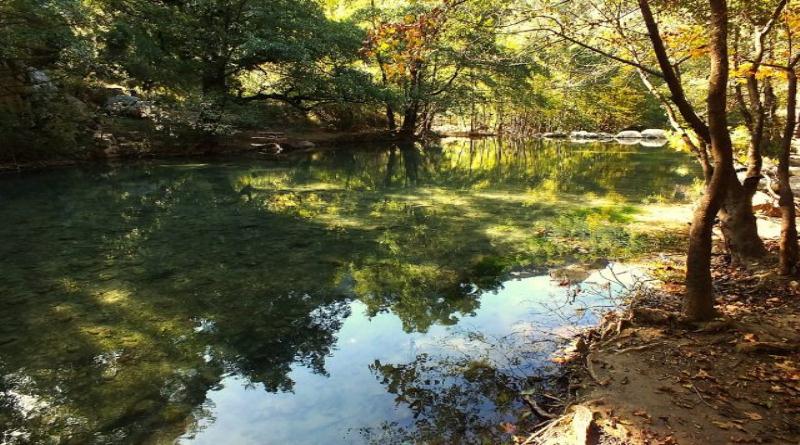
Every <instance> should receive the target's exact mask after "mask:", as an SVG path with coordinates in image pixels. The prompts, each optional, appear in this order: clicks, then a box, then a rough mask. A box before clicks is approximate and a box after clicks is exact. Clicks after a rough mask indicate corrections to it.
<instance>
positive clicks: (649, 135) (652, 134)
mask: <svg viewBox="0 0 800 445" xmlns="http://www.w3.org/2000/svg"><path fill="white" fill-rule="evenodd" d="M642 137H643V138H645V139H666V138H667V132H666V131H664V130H659V129H655V128H649V129H647V130H644V131H642Z"/></svg>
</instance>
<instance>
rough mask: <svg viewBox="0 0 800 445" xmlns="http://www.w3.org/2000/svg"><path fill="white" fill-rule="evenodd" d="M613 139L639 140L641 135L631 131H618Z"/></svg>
mask: <svg viewBox="0 0 800 445" xmlns="http://www.w3.org/2000/svg"><path fill="white" fill-rule="evenodd" d="M615 137H616V138H617V139H641V138H642V133H639V132H638V131H633V130H628V131H620V132H619V133H617V135H616V136H615Z"/></svg>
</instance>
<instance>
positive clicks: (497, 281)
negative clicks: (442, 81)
mask: <svg viewBox="0 0 800 445" xmlns="http://www.w3.org/2000/svg"><path fill="white" fill-rule="evenodd" d="M696 177H697V169H696V167H695V166H694V164H693V162H692V160H691V159H690V158H689V157H688V156H686V155H685V154H681V153H677V152H675V151H673V150H672V149H670V148H669V147H641V146H621V145H614V144H585V145H571V144H569V143H567V142H544V141H534V142H530V143H524V144H510V143H505V144H502V143H498V142H497V141H493V140H485V141H476V142H469V141H463V140H451V141H444V142H443V143H442V144H441V145H437V146H430V147H425V148H424V149H423V148H421V147H410V148H409V147H405V148H400V147H389V146H386V147H382V146H372V147H362V148H359V149H356V148H353V149H342V150H337V151H326V152H318V153H306V154H296V155H291V156H286V157H281V158H275V159H266V158H257V157H253V158H239V159H227V160H214V161H213V162H208V163H198V162H188V161H187V162H179V161H175V162H147V163H141V164H135V165H123V166H116V167H115V166H104V167H99V166H97V167H91V168H88V167H87V168H74V169H65V170H56V171H49V172H38V173H29V174H25V175H22V176H16V175H6V176H3V177H0V215H2V221H3V222H2V224H0V270H2V276H3V278H2V281H0V308H2V311H0V373H2V376H3V378H2V380H0V430H2V431H3V436H2V440H0V443H172V442H174V441H179V442H180V443H194V442H196V443H213V444H218V443H226V444H227V443H242V444H249V443H309V444H314V443H393V442H404V441H405V442H408V441H410V440H412V439H413V440H415V441H417V442H428V443H475V442H480V441H481V440H485V441H490V442H500V441H503V440H506V439H508V436H507V435H506V434H505V432H504V431H503V429H502V428H501V427H500V423H501V422H505V421H509V422H518V421H523V419H521V418H520V414H521V413H522V412H524V409H523V406H522V404H521V403H520V400H519V399H518V393H519V391H525V390H530V391H536V390H537V388H540V385H541V383H540V382H539V379H538V377H540V376H543V375H547V374H548V373H549V372H551V370H552V366H553V365H551V364H549V362H548V361H547V360H546V357H547V354H548V352H549V351H550V350H551V349H552V343H551V341H550V340H552V338H553V335H554V334H553V333H554V332H555V333H556V334H563V329H561V327H562V326H566V325H575V324H577V325H580V324H585V323H590V322H592V320H593V317H594V315H593V314H594V313H593V311H591V310H588V311H587V310H583V309H585V308H586V307H587V306H597V305H600V306H603V305H606V304H608V302H606V301H605V300H604V299H603V298H601V297H600V296H599V295H597V294H595V293H592V292H578V293H576V292H575V288H574V287H572V286H562V284H564V283H563V282H562V279H561V278H555V279H553V278H551V277H550V276H549V275H548V274H547V269H548V268H556V267H561V266H564V265H567V264H571V263H583V264H594V265H595V267H597V268H598V269H599V270H603V269H605V270H606V271H607V270H608V267H609V265H608V262H607V260H608V259H615V258H616V259H624V258H625V257H627V256H629V255H632V254H635V253H637V252H642V251H648V250H652V249H653V248H654V246H657V244H655V243H659V242H670V240H669V239H668V238H664V237H654V236H653V235H652V234H640V233H636V232H635V231H633V230H631V227H630V223H631V221H632V220H633V218H634V217H635V215H636V214H637V212H638V211H639V210H640V208H641V206H642V205H645V204H647V203H654V202H659V203H662V202H667V203H669V202H680V201H682V200H684V199H685V196H686V193H687V190H688V188H689V187H691V186H692V184H693V183H694V181H696ZM665 239H666V241H665ZM601 273H602V272H595V273H593V274H592V275H591V276H589V274H581V273H577V275H578V276H574V275H575V274H572V275H573V276H571V282H572V283H573V284H578V283H580V282H582V281H584V280H588V281H590V282H591V281H598V279H599V278H598V277H600V275H601ZM556 274H557V273H556ZM606 275H608V274H607V273H606ZM583 286H584V287H585V286H586V284H585V283H584V284H583ZM613 288H616V287H613Z"/></svg>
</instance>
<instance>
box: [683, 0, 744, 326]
mask: <svg viewBox="0 0 800 445" xmlns="http://www.w3.org/2000/svg"><path fill="white" fill-rule="evenodd" d="M709 4H710V6H711V23H710V51H709V55H710V58H711V69H710V75H709V82H708V83H709V85H708V130H709V136H710V139H711V152H712V154H713V155H714V161H715V164H716V165H715V168H714V174H713V175H712V176H711V181H710V182H709V183H708V186H707V187H706V190H705V194H704V195H703V198H702V199H701V201H700V205H699V206H698V207H697V209H696V210H695V213H694V218H693V221H692V228H691V230H690V231H689V250H688V252H687V258H686V297H685V299H684V306H683V313H684V316H685V317H686V318H687V319H689V320H692V321H702V320H709V319H711V318H713V317H714V289H713V284H712V280H711V231H712V228H713V226H714V217H715V215H716V214H717V211H718V210H719V208H720V207H721V205H722V201H723V199H724V196H725V193H726V189H727V187H728V185H730V181H729V178H730V175H731V174H733V173H734V170H733V147H732V144H731V139H730V134H728V118H727V106H726V105H727V104H726V101H727V84H728V43H727V37H728V36H727V34H728V12H727V9H728V8H727V4H726V1H725V0H709Z"/></svg>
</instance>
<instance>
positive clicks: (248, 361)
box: [0, 168, 348, 443]
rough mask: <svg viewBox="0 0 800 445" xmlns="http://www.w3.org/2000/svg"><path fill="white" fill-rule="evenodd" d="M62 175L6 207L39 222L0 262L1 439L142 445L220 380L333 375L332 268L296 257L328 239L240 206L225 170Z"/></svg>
mask: <svg viewBox="0 0 800 445" xmlns="http://www.w3.org/2000/svg"><path fill="white" fill-rule="evenodd" d="M63 174H64V175H67V178H64V177H61V178H60V179H54V180H53V185H54V186H57V187H59V188H61V189H62V193H61V194H60V199H59V200H58V201H56V202H42V200H41V198H40V197H39V196H37V193H41V192H42V190H38V191H34V190H31V191H29V192H25V191H24V189H20V190H21V191H20V193H19V194H18V195H17V196H13V197H12V199H11V200H10V201H11V202H10V203H9V209H12V208H15V209H21V210H20V211H16V210H15V211H8V212H5V210H6V209H4V214H8V215H9V217H10V219H11V221H13V222H15V223H21V222H22V221H23V220H28V219H30V220H32V221H35V222H36V223H35V224H34V225H33V227H31V226H30V225H28V227H29V228H30V229H31V232H29V233H25V231H24V230H23V231H20V230H19V228H20V227H25V226H23V225H21V224H16V225H12V226H5V229H0V230H2V232H3V233H2V237H3V239H7V240H14V239H25V238H26V237H30V236H34V237H35V239H36V240H37V241H36V242H35V243H32V244H30V245H29V246H28V247H27V248H26V249H25V250H24V251H23V250H21V249H17V247H18V246H15V245H10V246H9V245H6V246H3V247H0V251H3V252H2V253H3V255H2V258H13V259H14V261H13V264H12V263H9V262H3V270H4V271H8V273H9V276H11V277H13V278H12V279H11V280H10V281H9V285H10V286H11V287H9V288H7V289H5V290H6V291H7V292H4V295H3V297H4V298H3V303H4V304H6V303H7V304H10V305H11V306H10V307H12V308H13V310H12V311H3V314H2V315H0V318H2V320H0V322H2V325H3V326H4V329H3V330H2V333H3V337H2V338H0V350H1V351H2V354H3V358H4V366H3V370H2V371H3V375H4V379H3V385H4V388H3V391H2V394H0V404H2V405H0V429H2V430H3V431H7V432H9V434H10V433H11V432H14V431H16V432H18V433H20V435H19V438H20V439H19V440H21V441H22V442H33V443H37V442H38V440H36V439H35V436H31V437H30V438H29V439H25V437H26V436H25V433H26V432H27V433H31V434H36V435H41V436H42V437H44V436H50V435H52V436H54V437H57V438H58V437H60V438H61V440H66V438H70V440H73V441H77V442H82V443H85V442H90V441H95V442H100V443H102V442H108V441H110V442H119V441H126V442H139V441H141V440H142V439H143V438H145V437H148V436H150V435H152V434H153V431H159V430H167V431H168V430H173V432H172V433H171V434H173V435H178V434H180V433H181V431H182V429H183V427H182V426H181V425H182V424H183V423H184V422H185V419H186V418H187V416H189V414H190V413H192V412H195V410H196V407H197V406H199V405H200V404H201V403H202V402H203V401H204V400H205V393H206V391H207V390H208V389H209V388H211V387H213V386H214V385H216V384H217V383H218V382H219V380H220V378H221V377H220V376H221V375H222V374H223V373H225V372H235V373H238V374H241V375H243V376H245V377H246V378H248V379H250V380H251V381H252V382H253V383H254V384H257V383H261V384H263V385H264V387H265V388H266V389H267V390H269V391H278V390H291V388H292V382H291V380H289V379H288V377H287V375H288V373H289V370H290V368H291V366H292V365H293V364H300V365H304V366H308V367H309V368H311V369H313V370H314V371H315V372H319V373H323V374H324V372H325V370H324V361H325V357H326V356H328V355H329V354H330V353H331V350H332V347H333V344H334V342H335V333H336V332H337V331H338V329H339V328H340V326H341V322H342V319H343V318H344V317H346V316H347V315H348V306H347V304H346V301H344V300H342V298H341V294H337V293H335V292H334V291H333V287H334V286H333V283H334V282H335V281H336V279H337V276H336V271H337V269H338V266H337V264H336V263H333V262H325V261H320V262H316V261H313V259H312V263H311V264H308V262H309V258H305V257H303V258H300V257H299V256H298V255H296V254H295V255H292V254H291V253H287V252H286V250H287V247H288V246H287V244H292V243H302V242H308V241H307V240H308V239H309V238H311V239H316V241H315V242H320V243H322V242H326V241H325V238H326V234H327V233H328V232H327V231H326V230H324V229H320V228H319V227H316V226H315V225H313V224H311V223H304V222H303V221H294V220H289V221H282V219H283V217H281V216H270V215H265V214H264V212H263V210H262V209H260V208H257V207H255V206H250V205H247V204H246V203H242V202H241V200H240V198H239V196H238V195H237V193H236V191H235V190H233V189H231V188H230V185H229V182H228V178H227V176H226V175H215V174H214V173H209V172H203V173H196V172H193V171H191V170H189V171H185V170H181V169H163V170H158V169H154V170H152V171H151V170H150V169H148V168H145V169H141V170H134V171H133V172H131V173H130V174H126V173H123V172H121V171H111V172H109V173H104V174H103V175H102V176H101V175H95V174H91V173H88V174H82V173H78V172H77V171H76V172H70V173H63ZM53 176H54V177H58V175H55V174H54V175H53ZM110 176H111V177H115V180H114V181H108V182H105V181H102V180H100V179H99V178H103V177H105V178H104V179H107V178H109V177H110ZM62 181H65V182H66V184H73V185H74V184H78V185H79V186H78V187H65V183H63V182H62ZM98 182H101V183H102V184H98ZM87 183H88V185H89V186H88V187H87V186H86V185H87ZM49 186H50V185H49V184H47V183H45V184H42V187H45V188H49ZM21 203H25V205H23V204H21ZM15 204H16V206H17V207H12V206H15ZM26 205H28V206H34V207H35V208H34V209H29V210H31V211H34V210H35V213H30V214H29V213H28V211H26V210H25V209H26ZM15 227H16V228H15ZM272 244H274V246H272ZM326 244H327V245H328V247H331V248H334V249H336V248H337V246H338V248H340V249H342V251H343V252H346V251H347V250H346V249H345V243H343V242H341V241H337V240H336V239H328V241H327V242H326ZM273 247H274V248H273ZM298 249H302V247H295V248H294V250H295V251H297V250H298ZM12 252H13V254H11V253H12ZM7 253H8V254H9V255H6V254H7ZM6 266H8V267H6ZM293 268H294V270H293ZM312 272H313V273H312ZM34 275H35V276H36V278H34ZM301 283H302V284H301ZM200 321H202V323H200ZM201 325H204V326H201ZM8 327H10V330H8V331H7V330H6V328H8ZM11 330H13V334H10V332H11ZM200 414H202V413H200ZM168 435H169V434H168ZM90 438H91V439H90ZM9 440H11V439H9Z"/></svg>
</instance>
